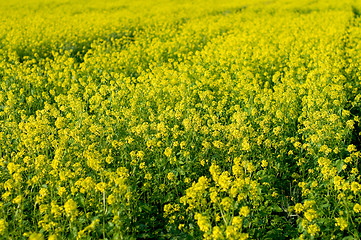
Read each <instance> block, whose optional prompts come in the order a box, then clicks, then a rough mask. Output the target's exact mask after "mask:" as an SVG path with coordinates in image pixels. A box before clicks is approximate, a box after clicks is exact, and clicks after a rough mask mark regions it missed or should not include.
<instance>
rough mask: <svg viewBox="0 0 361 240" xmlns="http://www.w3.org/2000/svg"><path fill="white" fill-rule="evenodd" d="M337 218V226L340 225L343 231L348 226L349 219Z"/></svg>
mask: <svg viewBox="0 0 361 240" xmlns="http://www.w3.org/2000/svg"><path fill="white" fill-rule="evenodd" d="M335 220H336V223H335V226H339V227H340V229H341V231H343V230H345V229H346V228H347V227H348V224H347V221H346V220H345V219H344V218H343V217H340V218H335Z"/></svg>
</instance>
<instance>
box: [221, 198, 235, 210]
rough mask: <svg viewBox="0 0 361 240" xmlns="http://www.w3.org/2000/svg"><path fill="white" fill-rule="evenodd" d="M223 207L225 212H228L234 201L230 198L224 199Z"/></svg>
mask: <svg viewBox="0 0 361 240" xmlns="http://www.w3.org/2000/svg"><path fill="white" fill-rule="evenodd" d="M221 206H223V209H224V210H225V211H228V210H229V209H230V208H231V206H232V199H231V198H229V197H225V198H223V199H222V201H221Z"/></svg>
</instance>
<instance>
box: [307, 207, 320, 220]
mask: <svg viewBox="0 0 361 240" xmlns="http://www.w3.org/2000/svg"><path fill="white" fill-rule="evenodd" d="M317 216H318V215H317V212H316V211H315V210H314V209H312V208H311V209H308V210H307V211H306V212H305V218H306V219H307V220H308V221H310V222H311V221H312V220H313V219H315V218H317Z"/></svg>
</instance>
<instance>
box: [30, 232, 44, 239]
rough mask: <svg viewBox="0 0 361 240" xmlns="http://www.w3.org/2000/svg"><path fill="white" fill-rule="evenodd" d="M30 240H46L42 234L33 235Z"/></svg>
mask: <svg viewBox="0 0 361 240" xmlns="http://www.w3.org/2000/svg"><path fill="white" fill-rule="evenodd" d="M29 240H44V236H43V234H41V233H32V234H31V235H30V236H29Z"/></svg>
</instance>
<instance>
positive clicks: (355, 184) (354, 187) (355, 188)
mask: <svg viewBox="0 0 361 240" xmlns="http://www.w3.org/2000/svg"><path fill="white" fill-rule="evenodd" d="M360 190H361V185H360V184H359V183H358V182H352V183H351V191H352V192H353V193H354V194H357V193H358V192H359V191H360Z"/></svg>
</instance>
